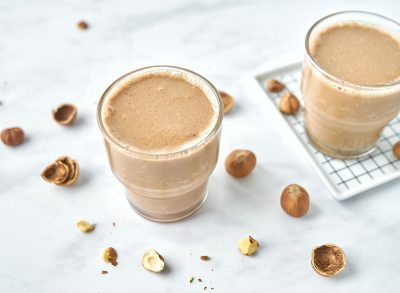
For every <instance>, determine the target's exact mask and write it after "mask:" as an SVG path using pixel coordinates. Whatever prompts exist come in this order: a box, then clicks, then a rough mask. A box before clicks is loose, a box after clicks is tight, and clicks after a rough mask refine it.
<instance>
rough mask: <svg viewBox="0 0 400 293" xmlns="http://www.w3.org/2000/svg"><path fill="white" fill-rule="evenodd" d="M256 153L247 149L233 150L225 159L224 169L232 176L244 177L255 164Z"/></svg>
mask: <svg viewBox="0 0 400 293" xmlns="http://www.w3.org/2000/svg"><path fill="white" fill-rule="evenodd" d="M256 161H257V159H256V155H255V154H254V153H253V152H252V151H249V150H234V151H232V152H231V153H230V154H229V155H228V156H227V157H226V159H225V169H226V171H227V172H228V173H229V174H230V175H231V176H233V177H244V176H247V175H249V174H250V173H251V171H253V169H254V167H255V166H256Z"/></svg>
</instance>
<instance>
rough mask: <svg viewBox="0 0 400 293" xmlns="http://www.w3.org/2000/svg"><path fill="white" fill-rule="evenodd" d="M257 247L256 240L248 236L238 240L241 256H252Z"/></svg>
mask: <svg viewBox="0 0 400 293" xmlns="http://www.w3.org/2000/svg"><path fill="white" fill-rule="evenodd" d="M259 247H260V245H259V244H258V242H257V240H255V239H254V238H253V237H251V236H248V237H245V238H243V239H242V240H240V242H239V247H238V248H239V251H240V253H241V254H244V255H247V256H250V255H252V254H254V253H255V252H256V251H257V249H258V248H259Z"/></svg>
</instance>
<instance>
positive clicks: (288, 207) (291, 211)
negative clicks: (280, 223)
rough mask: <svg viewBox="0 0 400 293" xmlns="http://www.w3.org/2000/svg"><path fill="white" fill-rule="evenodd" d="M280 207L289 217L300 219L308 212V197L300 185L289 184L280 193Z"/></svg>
mask: <svg viewBox="0 0 400 293" xmlns="http://www.w3.org/2000/svg"><path fill="white" fill-rule="evenodd" d="M281 207H282V209H283V210H284V211H285V212H286V213H287V214H288V215H289V216H292V217H295V218H300V217H302V216H304V215H305V214H307V212H308V208H309V207H310V197H309V196H308V193H307V191H306V190H305V189H304V188H303V187H301V186H300V185H297V184H290V185H288V186H287V187H286V188H285V189H284V190H283V191H282V195H281Z"/></svg>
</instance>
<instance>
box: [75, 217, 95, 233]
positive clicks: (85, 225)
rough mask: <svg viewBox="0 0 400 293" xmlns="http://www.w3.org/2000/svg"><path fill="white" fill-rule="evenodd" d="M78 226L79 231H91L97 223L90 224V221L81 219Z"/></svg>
mask: <svg viewBox="0 0 400 293" xmlns="http://www.w3.org/2000/svg"><path fill="white" fill-rule="evenodd" d="M76 226H77V227H78V229H79V231H81V232H83V233H90V232H92V231H93V230H94V229H95V228H96V225H95V224H90V223H89V222H88V221H85V220H80V221H79V222H78V223H77V224H76Z"/></svg>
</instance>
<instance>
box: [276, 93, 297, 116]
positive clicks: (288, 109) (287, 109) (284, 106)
mask: <svg viewBox="0 0 400 293" xmlns="http://www.w3.org/2000/svg"><path fill="white" fill-rule="evenodd" d="M279 110H280V111H281V112H282V113H285V114H290V115H293V114H296V113H297V112H299V110H300V102H299V99H297V97H296V96H295V95H294V94H292V93H285V94H283V95H282V97H281V99H280V101H279Z"/></svg>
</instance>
